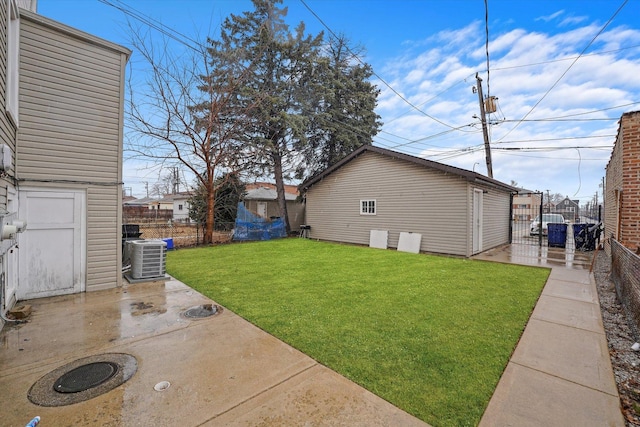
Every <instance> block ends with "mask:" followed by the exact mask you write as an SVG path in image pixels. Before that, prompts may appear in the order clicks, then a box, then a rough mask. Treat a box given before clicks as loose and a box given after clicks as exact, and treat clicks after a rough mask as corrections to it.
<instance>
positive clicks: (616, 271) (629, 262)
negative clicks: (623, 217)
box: [609, 238, 640, 336]
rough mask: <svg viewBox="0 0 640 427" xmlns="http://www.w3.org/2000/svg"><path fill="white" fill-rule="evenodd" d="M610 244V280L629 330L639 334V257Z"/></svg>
mask: <svg viewBox="0 0 640 427" xmlns="http://www.w3.org/2000/svg"><path fill="white" fill-rule="evenodd" d="M609 241H610V243H611V280H612V281H613V283H614V284H615V287H616V294H617V296H618V300H619V301H620V302H621V303H622V306H623V307H624V311H625V314H626V315H627V319H628V321H629V325H630V326H631V329H632V330H633V331H634V333H635V335H636V336H640V335H638V333H639V332H640V257H639V256H638V255H636V254H634V253H633V252H631V251H630V250H629V249H628V248H626V247H624V246H623V245H622V244H621V243H620V242H618V241H616V240H614V239H613V238H610V239H609Z"/></svg>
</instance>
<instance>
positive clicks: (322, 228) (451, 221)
mask: <svg viewBox="0 0 640 427" xmlns="http://www.w3.org/2000/svg"><path fill="white" fill-rule="evenodd" d="M468 188H469V185H468V183H467V181H465V180H464V179H462V178H460V177H457V176H454V175H446V174H444V173H442V172H440V171H435V170H430V169H427V168H424V167H421V166H419V165H416V164H411V163H408V162H406V161H403V160H399V159H394V158H391V157H388V156H384V155H381V154H378V153H373V152H366V153H363V154H362V155H360V157H358V159H357V161H351V162H349V163H347V164H346V165H344V166H343V167H341V168H340V169H337V170H335V171H334V172H332V173H331V174H329V175H328V176H326V177H325V178H324V179H323V180H322V181H321V182H320V183H318V184H315V185H313V186H311V187H310V188H309V190H308V193H307V206H306V222H307V223H308V224H310V225H311V231H310V237H312V238H317V239H321V240H330V241H340V242H347V243H355V244H363V245H366V244H368V243H369V233H370V230H388V231H389V246H390V247H392V248H395V247H397V244H398V239H399V235H400V232H402V231H407V232H416V233H421V234H422V242H421V246H420V250H421V251H425V252H434V253H447V254H455V255H462V256H466V255H468V254H467V243H468V239H467V235H468V229H469V227H470V223H469V220H468V218H469V212H468V206H469V203H468V197H467V194H468ZM365 199H366V200H368V199H375V200H376V209H377V213H376V215H371V216H369V215H360V200H365ZM507 205H508V202H507Z"/></svg>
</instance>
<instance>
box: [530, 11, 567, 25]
mask: <svg viewBox="0 0 640 427" xmlns="http://www.w3.org/2000/svg"><path fill="white" fill-rule="evenodd" d="M563 13H564V9H562V10H559V11H557V12H555V13H552V14H551V15H547V16H538V17H537V18H536V19H535V20H536V21H544V22H549V21H552V20H554V19H556V18H557V17H559V16H560V15H562V14H563Z"/></svg>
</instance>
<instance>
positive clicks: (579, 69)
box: [379, 11, 640, 201]
mask: <svg viewBox="0 0 640 427" xmlns="http://www.w3.org/2000/svg"><path fill="white" fill-rule="evenodd" d="M563 14H564V11H558V12H556V13H554V14H551V15H548V16H545V17H540V18H539V20H542V21H545V22H548V21H551V20H554V19H559V18H561V17H562V16H563ZM569 20H573V21H571V23H572V24H579V23H580V22H583V20H584V19H583V18H582V17H580V18H579V19H578V18H576V17H568V18H565V21H566V22H569ZM600 28H601V26H600V24H594V23H587V24H586V25H583V26H580V27H574V28H571V29H569V30H564V31H561V32H556V33H547V32H540V31H529V30H526V29H523V28H511V29H509V30H506V31H504V32H502V33H498V34H496V36H495V38H494V39H493V40H492V41H491V42H490V46H489V47H490V59H491V70H492V71H491V74H490V81H489V82H487V80H488V79H487V75H486V72H484V71H483V70H485V68H486V64H485V62H484V61H485V47H484V43H483V40H484V28H483V27H482V26H481V25H479V24H478V23H477V22H474V23H472V24H470V25H467V26H465V27H463V28H460V29H459V30H452V29H448V30H446V31H443V32H441V33H438V34H436V35H434V36H433V37H431V38H430V39H428V40H426V41H425V43H424V44H423V45H422V46H421V50H420V51H412V55H409V56H406V57H404V60H403V61H402V62H399V61H396V62H394V63H393V64H388V66H387V67H386V68H385V72H386V71H389V72H392V73H393V74H392V75H393V76H394V82H395V83H394V88H395V89H396V90H399V91H400V92H402V93H406V94H409V97H410V99H411V100H412V102H413V103H414V104H416V105H420V108H421V109H422V110H423V111H425V112H427V113H428V114H429V115H431V116H433V117H435V118H436V119H438V120H439V121H441V122H444V123H445V124H446V125H443V124H442V123H438V122H437V121H434V120H431V119H429V118H428V117H425V116H424V115H421V114H419V113H417V112H415V111H412V109H411V107H409V106H407V105H406V104H405V103H403V102H397V101H395V102H394V96H393V95H392V94H390V91H384V90H383V93H384V96H382V97H381V99H384V104H382V103H381V105H380V108H379V113H380V114H381V115H382V117H383V121H385V120H386V119H387V118H394V117H398V115H400V114H404V115H403V116H401V118H399V119H396V120H393V121H390V122H389V123H388V124H386V125H385V127H384V129H385V130H386V131H387V132H389V133H390V134H392V135H386V136H385V138H387V141H385V142H384V143H381V145H382V146H386V147H391V148H395V149H397V150H400V151H404V152H407V153H409V154H414V155H420V156H424V157H428V158H430V159H432V160H436V161H442V162H444V163H448V164H452V165H455V166H459V167H463V168H466V169H469V170H472V169H473V168H475V170H476V171H481V172H482V173H484V172H485V170H486V168H485V159H484V148H483V139H482V134H481V132H480V126H479V121H478V120H477V119H474V118H473V117H472V116H473V115H479V107H478V97H477V94H474V93H472V92H471V87H472V86H474V85H475V73H476V72H478V71H479V72H480V77H481V78H482V79H483V85H484V90H485V94H486V91H487V87H486V84H487V83H490V89H491V94H492V95H495V96H497V97H498V98H499V100H498V104H499V106H500V110H499V111H498V112H497V113H496V114H494V115H492V116H491V120H498V119H501V118H503V116H506V118H507V120H510V121H508V122H504V123H501V124H497V125H493V126H491V135H492V136H491V140H492V146H493V148H494V149H493V150H492V157H493V169H494V177H495V178H496V179H499V180H501V181H504V182H507V183H508V182H510V181H511V180H514V181H517V182H518V183H519V184H520V185H522V186H524V187H526V188H528V189H531V190H544V191H546V190H547V189H549V190H550V191H551V192H558V193H562V194H565V195H568V196H570V197H575V198H583V201H586V200H588V199H589V198H591V197H593V194H594V193H595V191H597V190H598V184H599V183H600V182H601V179H602V176H603V175H604V173H605V172H604V167H605V165H606V163H607V161H608V159H609V157H610V150H608V149H606V148H605V149H602V148H589V147H594V146H596V147H601V146H605V147H611V146H612V145H613V141H614V140H615V137H613V136H611V135H615V133H616V132H617V120H618V119H619V117H620V115H621V114H622V113H623V112H625V111H628V110H629V109H630V107H628V106H626V107H619V106H622V105H624V104H628V103H632V102H637V101H640V79H638V78H637V76H638V75H640V49H638V48H628V47H629V46H634V45H637V44H638V43H639V42H640V31H638V30H636V29H630V28H625V27H610V28H609V29H608V30H607V31H605V32H603V33H602V34H600V35H599V36H598V38H597V39H596V41H595V43H593V46H591V48H590V49H589V51H588V52H589V54H588V55H584V56H582V57H580V58H579V59H578V60H577V61H575V63H574V64H573V65H572V63H573V62H574V60H575V58H576V57H577V56H578V55H579V54H580V52H582V51H583V50H584V48H585V47H586V46H587V45H588V44H589V43H590V42H591V40H592V39H593V37H594V36H595V35H596V34H597V32H598V31H599V30H600ZM412 49H414V50H415V49H416V45H414V46H412ZM618 49H622V50H618ZM607 50H616V51H613V52H608V53H601V54H598V53H597V52H601V51H607ZM592 52H596V53H595V54H594V53H592ZM570 66H571V68H570V69H569V67H570ZM567 70H568V71H567ZM564 73H566V74H564ZM563 74H564V76H563ZM383 75H384V74H383ZM420 77H421V78H423V80H422V81H421V80H420ZM396 85H397V86H396ZM554 85H555V86H554ZM547 92H548V93H547ZM545 94H546V95H545ZM543 97H544V99H543V100H542V101H541V102H539V101H540V100H541V99H542V98H543ZM395 98H396V100H397V97H395ZM538 102H539V104H538V105H537V106H536V104H537V103H538ZM534 106H535V108H534ZM612 107H618V108H612ZM635 109H640V105H638V106H636V108H635ZM525 116H526V119H527V120H528V121H524V122H521V123H519V122H518V120H520V119H522V118H524V117H525ZM572 117H573V118H577V119H595V118H610V119H611V120H606V121H559V120H556V121H549V119H554V118H565V119H564V120H568V119H571V118H572ZM540 119H545V120H544V121H540ZM470 123H473V124H474V125H473V126H468V127H464V125H467V124H470ZM447 125H451V126H453V127H457V126H462V128H461V129H460V130H457V131H454V130H451V129H450V128H449V127H448V126H447ZM393 135H398V136H400V137H402V139H400V138H397V140H396V139H394V137H393ZM597 135H605V136H604V137H600V138H590V137H592V136H597ZM560 138H570V139H560ZM408 140H417V141H416V142H414V143H408ZM506 141H510V142H509V143H508V144H505V142H506ZM507 147H510V148H520V150H503V149H502V148H507ZM546 147H549V148H550V149H548V150H547V149H545V150H542V151H530V150H531V149H540V148H546ZM553 147H556V148H557V149H553ZM573 147H581V148H573ZM560 148H565V149H560ZM524 149H527V150H524Z"/></svg>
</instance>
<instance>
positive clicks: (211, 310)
mask: <svg viewBox="0 0 640 427" xmlns="http://www.w3.org/2000/svg"><path fill="white" fill-rule="evenodd" d="M221 311H222V307H220V306H218V305H215V304H203V305H197V306H195V307H191V308H188V309H187V310H186V311H185V312H184V317H188V318H189V319H202V318H204V317H210V316H213V315H216V314H218V313H220V312H221Z"/></svg>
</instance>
